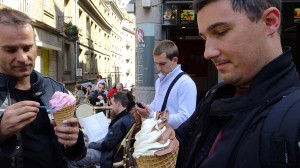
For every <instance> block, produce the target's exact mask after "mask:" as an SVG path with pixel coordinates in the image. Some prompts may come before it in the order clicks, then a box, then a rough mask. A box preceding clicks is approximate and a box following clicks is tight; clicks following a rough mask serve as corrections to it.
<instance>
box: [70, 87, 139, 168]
mask: <svg viewBox="0 0 300 168" xmlns="http://www.w3.org/2000/svg"><path fill="white" fill-rule="evenodd" d="M111 103H112V106H113V111H114V112H115V113H116V114H117V116H116V117H115V118H114V119H113V120H112V121H111V123H110V124H109V127H108V133H107V134H106V136H105V137H104V138H103V139H101V140H100V141H98V142H91V143H89V144H88V149H87V155H86V156H85V158H83V159H82V160H80V161H77V162H76V163H71V164H70V167H79V166H83V165H85V166H88V165H94V164H95V163H100V165H101V167H104V168H105V167H112V164H113V161H120V160H121V159H122V156H120V155H118V157H117V158H113V156H114V154H115V152H116V151H117V149H118V147H119V145H120V143H121V141H122V139H123V138H124V137H125V135H126V134H127V132H128V131H129V129H130V128H131V126H132V125H133V124H134V122H135V121H134V118H133V117H132V116H131V115H130V113H129V112H128V111H127V110H126V107H127V105H128V103H129V101H128V98H127V95H126V93H123V92H117V93H115V94H114V95H113V97H112V101H111Z"/></svg>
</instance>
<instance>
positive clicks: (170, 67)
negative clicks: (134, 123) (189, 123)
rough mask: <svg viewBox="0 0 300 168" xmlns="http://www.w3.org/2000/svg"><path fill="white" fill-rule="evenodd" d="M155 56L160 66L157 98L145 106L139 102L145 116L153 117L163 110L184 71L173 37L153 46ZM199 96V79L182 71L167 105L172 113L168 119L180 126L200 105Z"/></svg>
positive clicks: (156, 87)
mask: <svg viewBox="0 0 300 168" xmlns="http://www.w3.org/2000/svg"><path fill="white" fill-rule="evenodd" d="M153 58H154V63H155V64H156V68H157V70H158V71H159V72H160V73H159V74H158V79H157V80H156V82H155V96H154V99H153V101H152V103H151V104H149V106H147V105H146V104H145V103H142V105H143V106H144V107H145V108H139V107H138V106H135V107H136V109H137V110H138V112H139V113H140V114H141V116H143V117H151V118H153V117H154V116H155V113H156V112H157V111H160V110H161V108H162V105H163V102H164V99H165V96H166V93H167V90H168V88H169V86H170V85H171V83H172V81H173V80H174V79H175V78H176V76H177V75H179V74H180V73H182V72H183V71H182V70H181V68H180V65H178V64H177V63H178V59H179V53H178V49H177V46H176V44H175V43H174V42H173V41H170V40H163V41H161V42H159V43H158V44H157V45H156V46H155V48H154V50H153ZM196 99H197V88H196V85H195V82H194V81H193V80H192V79H191V78H190V77H189V76H188V75H182V76H181V77H180V78H179V79H178V81H177V82H176V83H175V84H174V86H173V87H172V89H171V92H170V94H169V97H168V99H167V104H166V109H165V110H168V112H169V114H170V118H169V120H168V123H169V124H170V126H171V127H172V128H174V129H175V128H177V127H179V126H180V124H182V123H183V122H184V121H186V120H187V119H188V118H189V117H190V116H191V115H192V114H193V112H194V111H195V108H196ZM148 110H150V112H149V111H148Z"/></svg>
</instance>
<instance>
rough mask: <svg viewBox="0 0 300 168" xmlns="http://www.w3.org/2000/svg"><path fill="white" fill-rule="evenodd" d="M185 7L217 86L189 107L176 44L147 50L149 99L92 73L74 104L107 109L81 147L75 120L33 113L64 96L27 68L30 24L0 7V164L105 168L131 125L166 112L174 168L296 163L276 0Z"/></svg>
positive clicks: (292, 102)
mask: <svg viewBox="0 0 300 168" xmlns="http://www.w3.org/2000/svg"><path fill="white" fill-rule="evenodd" d="M193 3H194V4H193V5H194V11H195V14H196V15H197V17H196V18H197V23H198V30H199V35H200V37H201V38H203V40H205V51H204V57H205V58H206V59H207V60H210V61H212V63H213V64H214V65H215V67H216V68H217V70H218V71H219V74H220V76H221V78H222V79H223V81H222V82H220V83H219V84H217V85H215V86H213V87H212V88H211V89H210V90H209V91H208V92H207V93H206V95H205V96H204V97H203V98H202V99H201V101H200V102H199V103H198V104H197V105H196V103H197V102H196V101H197V100H196V99H197V89H196V85H195V83H194V82H193V80H192V79H191V78H190V77H189V75H187V74H185V73H184V72H183V71H182V70H181V67H180V65H179V64H178V60H179V59H180V55H179V52H178V48H177V46H176V44H175V43H174V42H173V41H171V40H162V41H160V42H158V43H157V44H156V46H155V48H154V50H153V59H154V63H155V65H156V68H157V70H158V71H159V74H158V78H157V80H156V82H155V96H154V99H153V101H152V102H151V103H149V104H146V103H144V102H141V104H139V105H137V104H136V103H135V98H134V97H133V95H132V94H131V93H130V92H126V91H124V87H123V84H122V83H116V84H115V85H114V86H113V87H112V88H111V89H109V90H106V88H105V87H106V82H105V80H104V79H103V78H102V76H101V75H98V76H97V77H96V79H97V82H96V83H95V86H96V87H95V88H94V89H93V88H92V86H91V85H90V86H87V87H86V89H85V91H84V90H83V89H82V86H81V85H76V86H75V92H74V95H75V96H76V98H77V104H80V103H90V104H92V105H99V106H101V105H104V104H108V105H110V106H112V107H113V108H112V112H113V115H111V117H112V118H111V123H110V124H109V128H108V133H107V134H106V136H105V137H104V138H103V139H101V140H100V141H98V142H89V143H87V144H86V143H85V141H84V134H83V133H82V132H81V130H80V129H79V125H78V120H77V118H76V117H74V118H70V119H66V120H65V121H64V122H63V123H64V124H63V125H62V126H56V124H55V123H54V122H53V121H51V119H50V118H49V117H48V114H47V111H46V110H42V109H39V108H38V106H40V105H48V102H49V99H50V98H51V95H53V93H54V92H55V91H62V92H66V93H67V92H68V91H67V90H66V89H65V87H64V86H63V85H61V84H60V83H58V82H56V81H54V80H53V79H51V78H48V77H45V76H44V75H42V74H40V73H38V72H36V71H35V70H34V64H35V59H36V57H37V53H36V45H35V38H34V37H35V36H34V26H33V22H32V20H31V19H30V18H29V17H28V16H26V15H25V14H23V13H21V12H19V11H16V10H13V9H6V8H5V9H0V35H1V36H0V78H2V79H3V80H1V83H2V84H1V85H0V90H1V92H0V95H1V98H0V102H1V104H0V106H1V108H2V109H4V110H3V111H0V118H1V120H0V165H1V166H4V167H8V168H10V167H45V168H47V167H49V168H53V167H57V168H60V167H61V168H65V167H67V166H69V167H80V166H84V165H94V164H95V163H100V165H101V167H112V163H113V162H114V161H115V160H114V158H113V156H114V155H115V152H116V148H117V147H118V146H119V144H120V142H121V141H122V139H123V138H124V136H125V135H126V133H127V132H128V130H129V129H130V128H131V126H132V125H133V123H136V127H135V130H134V134H135V133H138V132H139V130H140V129H141V124H142V121H143V119H142V118H155V117H156V116H157V114H159V115H160V114H162V113H164V112H166V111H168V113H167V114H168V117H167V118H168V120H167V122H168V125H169V126H170V128H171V129H173V130H175V133H176V136H175V135H174V136H175V137H176V139H177V140H178V141H179V152H178V157H177V159H176V160H177V162H176V167H178V168H185V167H188V168H194V167H201V168H212V167H218V168H235V167H236V168H238V167H245V168H253V167H255V168H262V167H288V168H297V167H299V166H300V131H299V130H300V128H299V125H300V115H299V112H298V111H299V109H300V103H299V101H300V90H299V86H300V80H299V75H298V72H297V70H296V67H295V65H294V63H293V57H292V54H291V48H290V47H282V45H281V39H280V26H281V20H282V17H281V0H252V1H241V0H194V2H193ZM216 11H217V12H216ZM282 130H288V131H282ZM173 132H174V131H173ZM173 139H174V138H173ZM162 150H163V149H162ZM41 152H42V153H43V154H42V155H41Z"/></svg>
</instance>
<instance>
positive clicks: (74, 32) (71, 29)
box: [64, 21, 78, 38]
mask: <svg viewBox="0 0 300 168" xmlns="http://www.w3.org/2000/svg"><path fill="white" fill-rule="evenodd" d="M64 32H65V34H66V35H67V36H68V37H73V38H74V36H75V37H77V36H78V27H77V26H76V25H73V24H72V22H71V21H70V22H68V23H64Z"/></svg>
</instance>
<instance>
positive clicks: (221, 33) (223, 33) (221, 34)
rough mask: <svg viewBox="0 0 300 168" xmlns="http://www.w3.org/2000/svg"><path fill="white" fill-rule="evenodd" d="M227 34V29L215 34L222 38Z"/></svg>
mask: <svg viewBox="0 0 300 168" xmlns="http://www.w3.org/2000/svg"><path fill="white" fill-rule="evenodd" d="M227 32H228V30H227V29H226V30H222V31H218V32H217V35H218V36H224V35H225V34H226V33H227Z"/></svg>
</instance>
